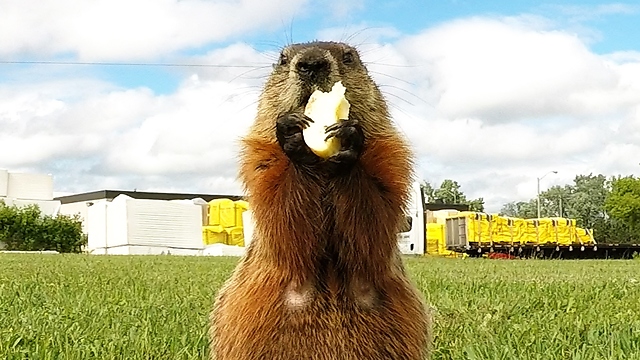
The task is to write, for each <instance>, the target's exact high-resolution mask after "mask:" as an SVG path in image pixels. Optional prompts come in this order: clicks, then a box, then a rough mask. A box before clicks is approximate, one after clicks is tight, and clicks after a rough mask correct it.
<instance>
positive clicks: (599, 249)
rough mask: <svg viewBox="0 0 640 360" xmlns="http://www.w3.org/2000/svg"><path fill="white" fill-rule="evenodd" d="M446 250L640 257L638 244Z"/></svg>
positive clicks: (483, 246) (563, 256)
mask: <svg viewBox="0 0 640 360" xmlns="http://www.w3.org/2000/svg"><path fill="white" fill-rule="evenodd" d="M447 250H450V251H455V252H459V253H465V254H467V255H469V256H471V257H480V256H484V255H487V254H491V253H503V254H506V255H510V256H513V257H518V258H544V259H631V258H633V257H634V256H638V255H640V244H606V243H600V244H595V243H593V244H572V245H556V244H545V245H542V244H517V245H515V244H514V245H511V244H498V243H494V244H493V245H489V244H478V243H474V242H471V243H467V244H464V245H462V246H461V245H456V246H452V245H447Z"/></svg>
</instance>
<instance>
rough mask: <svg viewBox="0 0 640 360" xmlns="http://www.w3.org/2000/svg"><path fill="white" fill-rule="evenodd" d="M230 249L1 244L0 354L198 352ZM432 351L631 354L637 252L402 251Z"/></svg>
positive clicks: (202, 354)
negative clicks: (556, 256)
mask: <svg viewBox="0 0 640 360" xmlns="http://www.w3.org/2000/svg"><path fill="white" fill-rule="evenodd" d="M236 261H237V259H234V258H231V259H229V258H210V257H171V256H157V257H133V256H131V257H124V256H123V257H102V256H84V255H35V254H0V358H2V359H56V360H57V359H132V360H133V359H205V358H206V355H207V351H208V350H207V341H208V339H207V333H206V325H207V317H208V312H209V309H210V307H211V304H212V301H213V297H214V296H215V293H216V291H217V289H218V288H219V287H220V285H221V284H222V283H223V281H224V280H225V279H226V278H227V276H229V274H230V273H231V271H232V269H233V267H234V265H235V264H236ZM406 264H407V266H408V268H409V271H410V273H411V275H412V276H413V279H414V280H415V282H416V283H417V284H418V286H419V287H420V289H421V290H422V291H423V292H424V294H425V296H426V298H427V300H428V302H429V303H430V304H431V305H433V306H434V307H435V308H436V309H437V313H436V323H435V329H434V330H435V335H436V337H435V345H434V346H435V349H434V351H435V352H434V356H433V358H434V359H576V360H577V359H640V261H637V260H626V261H611V260H609V261H544V260H517V261H501V260H484V259H464V260H462V259H440V258H419V259H418V258H408V259H406Z"/></svg>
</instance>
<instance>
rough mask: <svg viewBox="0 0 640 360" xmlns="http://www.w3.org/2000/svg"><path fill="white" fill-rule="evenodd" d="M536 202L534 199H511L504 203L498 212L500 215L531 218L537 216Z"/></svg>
mask: <svg viewBox="0 0 640 360" xmlns="http://www.w3.org/2000/svg"><path fill="white" fill-rule="evenodd" d="M536 206H537V204H536V202H535V200H530V201H528V202H526V201H518V202H516V201H512V202H509V203H506V204H504V205H503V206H502V209H500V212H499V214H500V215H502V216H510V217H516V218H522V219H531V218H535V217H536V216H537V207H536Z"/></svg>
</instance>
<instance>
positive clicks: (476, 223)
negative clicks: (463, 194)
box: [449, 211, 595, 246]
mask: <svg viewBox="0 0 640 360" xmlns="http://www.w3.org/2000/svg"><path fill="white" fill-rule="evenodd" d="M449 217H450V218H451V217H466V218H467V219H466V222H465V223H466V229H465V231H466V234H467V239H468V241H469V242H473V243H478V244H487V243H489V244H491V243H493V244H496V243H498V244H503V245H504V244H510V245H525V244H528V245H564V246H567V245H577V244H592V243H594V242H595V241H594V239H593V231H592V230H590V229H582V228H579V227H577V226H576V220H575V219H565V218H541V219H520V218H511V217H503V216H499V215H490V214H485V213H477V212H470V211H463V212H460V213H458V214H456V215H450V216H449Z"/></svg>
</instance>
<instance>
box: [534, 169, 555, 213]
mask: <svg viewBox="0 0 640 360" xmlns="http://www.w3.org/2000/svg"><path fill="white" fill-rule="evenodd" d="M551 173H554V174H557V173H558V172H557V171H556V170H552V171H549V172H548V173H546V174H544V175H542V176H541V177H539V178H538V219H540V180H542V178H544V177H545V176H547V175H549V174H551Z"/></svg>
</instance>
